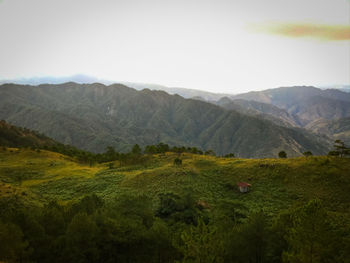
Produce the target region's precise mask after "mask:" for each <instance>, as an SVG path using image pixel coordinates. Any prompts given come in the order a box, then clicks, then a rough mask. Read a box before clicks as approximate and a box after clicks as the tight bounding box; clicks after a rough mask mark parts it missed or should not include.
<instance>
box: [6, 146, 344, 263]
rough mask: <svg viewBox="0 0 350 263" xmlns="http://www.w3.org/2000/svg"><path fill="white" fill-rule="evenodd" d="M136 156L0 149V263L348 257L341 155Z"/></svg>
mask: <svg viewBox="0 0 350 263" xmlns="http://www.w3.org/2000/svg"><path fill="white" fill-rule="evenodd" d="M149 148H150V149H154V148H156V149H157V148H158V149H165V148H166V146H165V144H162V145H160V146H159V145H158V146H150V147H149ZM185 149H186V148H185ZM133 150H134V154H138V153H139V151H140V149H139V148H138V147H137V146H135V147H134V149H133ZM141 156H143V157H145V155H141ZM146 156H147V159H145V160H144V161H142V162H137V163H132V164H124V165H122V166H120V161H118V160H117V161H112V162H108V163H101V164H99V163H94V164H93V165H92V166H90V165H87V164H83V163H79V162H76V159H75V158H72V157H67V156H65V155H61V154H59V153H54V152H50V151H46V150H41V151H39V152H38V151H36V150H31V149H23V148H22V149H18V148H7V147H6V148H1V150H0V180H1V183H0V184H1V185H0V211H1V213H0V243H1V244H2V246H0V260H3V261H6V262H176V261H177V262H249V263H250V262H348V261H347V260H348V259H349V258H350V255H349V251H350V249H349V240H350V232H349V227H350V220H349V218H350V209H349V207H350V206H349V204H350V199H349V195H348V193H349V191H350V176H349V173H348V171H349V170H350V162H349V159H348V158H345V157H343V158H340V157H332V156H329V157H319V156H309V155H308V157H299V158H282V159H250V160H249V159H237V158H219V157H215V156H212V155H201V154H192V153H187V152H185V153H175V152H173V153H171V152H167V151H165V152H161V153H155V154H147V155H146ZM176 159H179V160H181V162H174V161H175V160H176ZM110 164H112V165H110ZM240 181H246V182H249V183H250V184H251V185H252V188H251V191H250V192H249V193H246V194H242V193H240V192H239V191H238V190H237V187H236V183H237V182H240Z"/></svg>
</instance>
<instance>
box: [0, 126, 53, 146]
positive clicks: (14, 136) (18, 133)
mask: <svg viewBox="0 0 350 263" xmlns="http://www.w3.org/2000/svg"><path fill="white" fill-rule="evenodd" d="M54 145H57V143H56V142H55V141H54V140H52V139H50V138H48V137H46V136H44V135H42V134H39V133H37V132H33V131H31V130H28V129H26V128H20V127H15V126H12V125H10V124H8V123H6V122H5V121H3V120H2V121H0V146H3V147H33V148H39V147H43V146H54Z"/></svg>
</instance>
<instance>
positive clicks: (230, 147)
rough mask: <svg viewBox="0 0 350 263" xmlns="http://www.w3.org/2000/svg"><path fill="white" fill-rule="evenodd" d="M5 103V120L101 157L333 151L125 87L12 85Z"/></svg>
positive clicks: (268, 126) (4, 89)
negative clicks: (173, 151) (149, 152)
mask: <svg viewBox="0 0 350 263" xmlns="http://www.w3.org/2000/svg"><path fill="white" fill-rule="evenodd" d="M0 102H1V103H0V105H1V107H0V118H3V119H5V120H7V121H9V122H11V123H13V124H15V125H20V126H22V125H23V126H25V127H28V128H31V129H35V130H39V131H40V132H43V133H45V134H46V135H48V136H50V137H52V138H54V139H56V140H58V141H60V142H62V143H65V144H68V143H69V144H73V145H74V146H76V147H78V148H83V149H85V150H90V151H95V152H101V151H104V150H105V147H106V146H108V145H112V146H115V147H116V148H117V150H118V151H127V150H129V149H130V147H131V146H132V145H133V144H136V143H138V144H140V145H141V146H144V145H147V144H155V143H158V142H161V141H162V142H165V143H169V144H171V145H189V146H196V147H200V148H203V149H204V150H206V149H213V150H214V151H216V152H217V153H218V154H224V153H229V152H234V153H235V154H237V156H242V157H272V156H276V155H277V153H278V151H280V150H286V151H287V152H288V154H289V155H291V156H296V155H300V154H301V153H302V152H303V151H305V150H312V151H314V153H315V154H324V153H326V152H327V151H328V148H329V141H328V140H327V139H326V138H322V137H315V138H313V136H312V135H311V134H309V133H307V132H305V131H302V130H297V129H295V130H292V129H288V128H285V127H280V126H277V125H275V124H273V123H272V122H269V121H266V120H261V119H259V118H256V117H252V116H246V115H243V114H240V113H238V112H235V111H227V110H225V109H222V108H221V107H219V106H216V105H212V104H209V103H207V102H201V101H197V100H192V99H184V98H182V97H181V96H178V95H169V94H167V93H166V92H164V91H151V90H147V89H145V90H142V91H136V90H135V89H131V88H128V87H126V86H124V85H120V84H113V85H110V86H105V85H103V84H76V83H72V82H71V83H65V84H59V85H39V86H21V85H14V84H6V85H2V86H0Z"/></svg>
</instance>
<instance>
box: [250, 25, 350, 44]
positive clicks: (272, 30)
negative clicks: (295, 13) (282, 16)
mask: <svg viewBox="0 0 350 263" xmlns="http://www.w3.org/2000/svg"><path fill="white" fill-rule="evenodd" d="M251 29H253V30H254V31H258V32H262V33H266V34H274V35H281V36H286V37H291V38H303V37H308V38H316V39H320V40H325V41H341V40H350V25H322V24H293V23H269V24H265V25H254V26H253V27H251Z"/></svg>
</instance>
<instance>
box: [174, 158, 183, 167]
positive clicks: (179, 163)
mask: <svg viewBox="0 0 350 263" xmlns="http://www.w3.org/2000/svg"><path fill="white" fill-rule="evenodd" d="M174 165H175V166H180V165H182V160H181V159H180V158H175V160H174Z"/></svg>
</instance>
